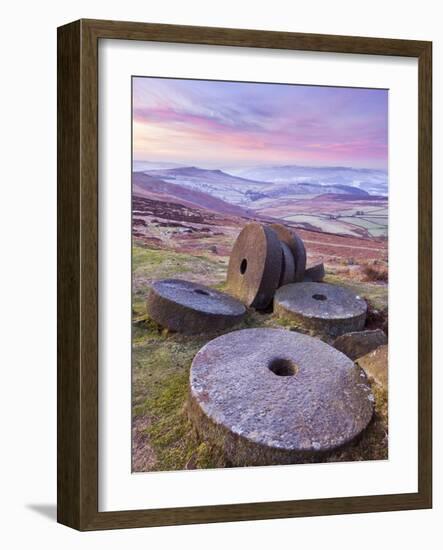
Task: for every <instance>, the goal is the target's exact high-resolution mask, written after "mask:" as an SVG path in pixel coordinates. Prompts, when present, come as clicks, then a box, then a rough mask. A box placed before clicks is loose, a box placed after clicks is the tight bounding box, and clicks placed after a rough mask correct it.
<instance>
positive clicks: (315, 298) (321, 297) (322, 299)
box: [312, 294, 327, 302]
mask: <svg viewBox="0 0 443 550" xmlns="http://www.w3.org/2000/svg"><path fill="white" fill-rule="evenodd" d="M312 297H313V298H314V300H319V301H320V302H324V301H325V300H327V297H326V296H325V295H324V294H313V295H312Z"/></svg>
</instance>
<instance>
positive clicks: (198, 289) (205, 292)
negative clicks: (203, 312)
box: [194, 288, 210, 296]
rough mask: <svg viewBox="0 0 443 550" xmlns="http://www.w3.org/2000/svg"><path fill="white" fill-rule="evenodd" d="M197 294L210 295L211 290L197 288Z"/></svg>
mask: <svg viewBox="0 0 443 550" xmlns="http://www.w3.org/2000/svg"><path fill="white" fill-rule="evenodd" d="M194 292H195V293H196V294H203V296H210V294H209V292H208V291H207V290H202V289H201V288H196V289H195V290H194Z"/></svg>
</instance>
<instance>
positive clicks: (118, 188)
mask: <svg viewBox="0 0 443 550" xmlns="http://www.w3.org/2000/svg"><path fill="white" fill-rule="evenodd" d="M431 52H432V48H431V43H430V42H418V41H409V40H393V39H381V38H361V37H345V36H327V35H309V34H298V33H280V32H268V31H266V32H265V31H257V30H239V29H222V28H203V27H184V26H172V25H157V24H147V23H129V22H113V21H96V20H81V21H76V22H74V23H70V24H68V25H65V26H63V27H60V28H59V29H58V304H59V305H58V520H59V522H61V523H63V524H66V525H68V526H71V527H74V528H76V529H80V530H94V529H111V528H123V527H145V526H156V525H173V524H185V523H208V522H216V521H239V520H251V519H266V518H283V517H297V516H312V515H326V514H343V513H357V512H374V511H389V510H406V509H418V508H430V507H431V505H432V497H431V494H432V448H431V434H432V424H431V422H432V418H431V389H432V382H431V298H432V290H431V286H432V280H431V277H432V275H431V273H432V270H431V242H432V234H431V226H432V223H431V205H432V191H431V185H432V176H431V165H432V162H431V159H432V156H431V155H432V128H431V114H432V109H431V105H432V103H431V102H432V98H431V91H432V84H431V67H432V61H431Z"/></svg>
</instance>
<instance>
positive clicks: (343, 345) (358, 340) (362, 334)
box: [333, 329, 388, 359]
mask: <svg viewBox="0 0 443 550" xmlns="http://www.w3.org/2000/svg"><path fill="white" fill-rule="evenodd" d="M387 343H388V339H387V337H386V334H385V333H384V332H383V331H382V330H381V329H376V330H361V331H358V332H347V333H346V334H342V335H341V336H339V337H338V338H337V339H336V340H335V342H334V344H333V346H334V348H336V349H338V350H339V351H341V352H342V353H344V354H345V355H347V356H348V357H349V358H350V359H357V358H358V357H362V356H363V355H366V354H367V353H369V352H370V351H373V350H374V349H377V348H378V347H379V346H383V345H385V344H387Z"/></svg>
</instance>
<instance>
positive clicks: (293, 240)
mask: <svg viewBox="0 0 443 550" xmlns="http://www.w3.org/2000/svg"><path fill="white" fill-rule="evenodd" d="M270 227H271V228H272V229H273V230H274V231H275V232H276V233H277V236H278V238H279V239H280V241H281V242H282V243H285V244H286V245H287V246H289V248H290V250H291V252H292V255H293V256H294V262H295V277H294V281H293V282H296V283H297V282H300V281H303V277H304V274H305V268H306V249H305V245H304V244H303V241H302V240H301V238H300V237H299V236H298V235H297V233H296V232H295V231H293V230H292V231H291V230H290V229H288V228H287V227H285V226H284V225H281V224H279V223H273V224H271V225H270Z"/></svg>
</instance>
